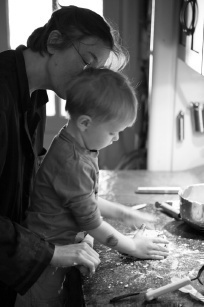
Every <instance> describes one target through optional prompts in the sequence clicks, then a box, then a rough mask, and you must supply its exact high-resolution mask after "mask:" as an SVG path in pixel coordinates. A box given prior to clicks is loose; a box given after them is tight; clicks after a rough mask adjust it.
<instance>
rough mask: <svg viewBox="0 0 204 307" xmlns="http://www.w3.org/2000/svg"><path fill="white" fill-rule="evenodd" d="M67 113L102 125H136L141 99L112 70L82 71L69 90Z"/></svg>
mask: <svg viewBox="0 0 204 307" xmlns="http://www.w3.org/2000/svg"><path fill="white" fill-rule="evenodd" d="M66 97H67V100H66V106H65V109H66V111H68V113H69V116H70V118H71V119H76V118H77V117H78V116H80V115H88V116H90V117H91V118H92V119H95V120H97V121H99V122H102V121H109V120H119V121H121V122H123V123H127V126H131V125H133V123H134V122H135V120H136V117H137V105H138V103H137V98H136V94H135V91H134V88H133V87H132V85H131V84H130V81H129V80H128V78H127V77H126V76H124V75H123V74H122V73H119V72H114V71H112V70H110V69H97V68H89V69H86V70H84V71H82V72H81V73H80V74H79V75H77V77H76V78H75V79H74V80H72V81H71V82H70V84H69V85H68V88H67V96H66Z"/></svg>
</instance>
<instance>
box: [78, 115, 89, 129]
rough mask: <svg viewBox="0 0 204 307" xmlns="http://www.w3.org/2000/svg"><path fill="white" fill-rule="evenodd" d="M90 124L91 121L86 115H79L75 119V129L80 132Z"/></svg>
mask: <svg viewBox="0 0 204 307" xmlns="http://www.w3.org/2000/svg"><path fill="white" fill-rule="evenodd" d="M91 124H92V119H91V117H90V116H88V115H80V116H79V117H78V119H77V127H78V128H79V130H80V131H81V132H85V131H86V130H87V129H88V128H89V127H90V126H91Z"/></svg>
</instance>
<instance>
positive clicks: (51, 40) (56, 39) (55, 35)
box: [47, 30, 62, 54]
mask: <svg viewBox="0 0 204 307" xmlns="http://www.w3.org/2000/svg"><path fill="white" fill-rule="evenodd" d="M61 40H62V35H61V33H60V32H59V31H58V30H53V31H52V32H50V34H49V36H48V39H47V51H48V52H49V54H54V52H55V48H54V47H53V46H52V44H54V45H57V44H59V43H60V42H61Z"/></svg>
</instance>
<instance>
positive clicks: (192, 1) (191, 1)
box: [180, 0, 197, 35]
mask: <svg viewBox="0 0 204 307" xmlns="http://www.w3.org/2000/svg"><path fill="white" fill-rule="evenodd" d="M189 5H191V9H192V19H191V22H190V25H189V26H188V24H187V22H188V21H187V20H186V14H187V9H188V6H189ZM196 16H197V3H196V0H184V1H183V4H182V7H181V10H180V24H181V27H182V30H183V32H185V34H186V35H192V34H193V33H194V31H195V26H196Z"/></svg>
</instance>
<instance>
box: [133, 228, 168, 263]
mask: <svg viewBox="0 0 204 307" xmlns="http://www.w3.org/2000/svg"><path fill="white" fill-rule="evenodd" d="M132 240H133V241H134V246H135V251H134V252H133V253H131V256H134V257H137V258H140V259H154V260H155V259H158V260H161V259H164V258H165V257H167V256H168V254H169V251H168V249H167V248H166V247H164V246H162V245H160V244H163V245H164V244H165V245H166V244H168V243H169V241H168V240H166V239H162V238H158V237H149V238H148V237H145V236H141V235H139V234H138V235H136V236H135V237H134V238H133V239H132Z"/></svg>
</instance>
